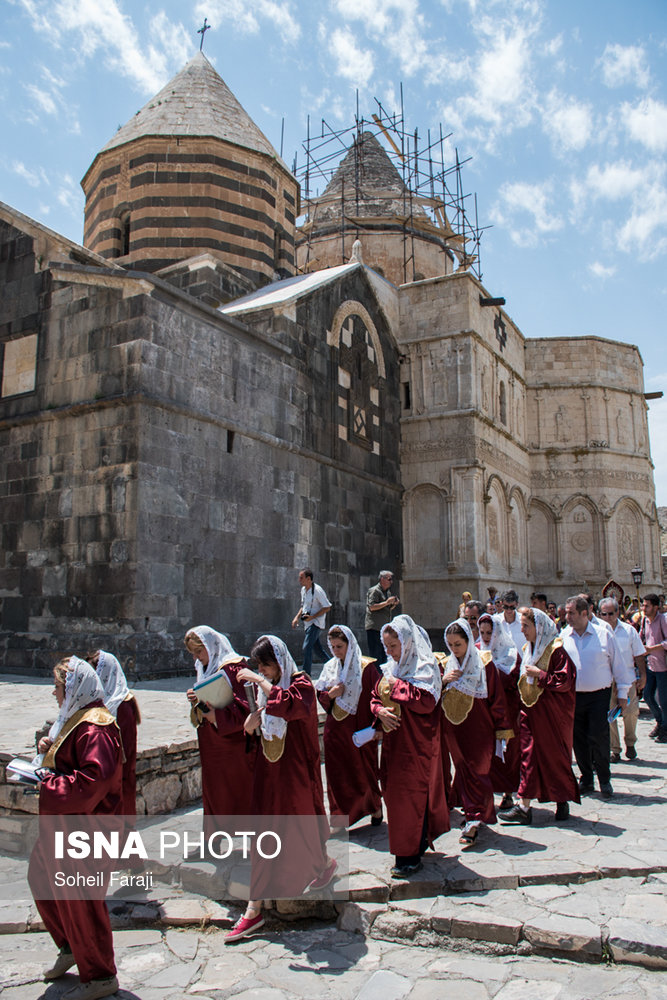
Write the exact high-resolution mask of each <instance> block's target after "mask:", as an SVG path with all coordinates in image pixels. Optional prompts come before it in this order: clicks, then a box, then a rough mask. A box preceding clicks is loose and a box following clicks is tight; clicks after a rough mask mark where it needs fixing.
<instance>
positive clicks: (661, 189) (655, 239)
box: [618, 181, 667, 260]
mask: <svg viewBox="0 0 667 1000" xmlns="http://www.w3.org/2000/svg"><path fill="white" fill-rule="evenodd" d="M618 240H619V243H620V245H621V247H622V248H623V249H624V250H626V251H628V252H636V253H637V254H638V255H639V256H640V257H641V259H642V260H653V259H654V258H656V257H659V256H660V255H662V254H663V253H665V251H667V188H665V185H664V183H660V182H659V181H655V182H654V183H653V184H651V185H649V186H648V187H646V188H642V190H641V194H640V196H639V197H636V198H635V199H633V206H632V210H631V212H630V215H629V217H628V218H627V219H626V221H625V222H624V224H623V225H622V226H621V228H620V229H619V232H618Z"/></svg>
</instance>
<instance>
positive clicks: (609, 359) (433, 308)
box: [398, 274, 662, 626]
mask: <svg viewBox="0 0 667 1000" xmlns="http://www.w3.org/2000/svg"><path fill="white" fill-rule="evenodd" d="M399 296H400V298H401V329H400V332H399V338H398V339H399V345H400V348H401V352H402V355H403V364H402V376H401V377H402V381H403V383H404V385H403V390H402V404H403V410H402V414H403V417H402V428H403V433H402V442H401V471H402V479H403V485H404V488H405V497H404V579H405V584H404V589H405V592H406V596H408V597H414V600H417V599H418V597H419V600H421V601H423V600H427V601H428V603H429V612H427V613H422V618H423V620H424V623H425V624H427V625H429V626H435V625H436V623H438V622H440V621H441V620H442V610H441V609H442V607H443V606H444V607H449V608H452V607H454V606H455V603H456V600H457V599H458V596H459V595H460V593H461V591H462V590H471V591H473V592H475V593H478V594H479V595H480V596H482V597H484V596H485V594H486V588H487V586H495V587H497V588H499V589H501V590H502V589H503V588H505V587H507V586H510V585H512V586H513V587H515V588H516V589H518V590H519V592H520V595H521V597H522V599H524V600H527V599H528V596H529V594H530V592H531V591H532V590H534V589H539V590H546V591H547V592H548V594H549V596H550V597H553V598H554V599H556V600H561V599H563V598H565V597H566V596H568V595H569V594H571V593H572V592H573V591H578V590H581V589H582V588H586V589H590V590H592V591H596V592H599V590H600V589H601V587H602V586H603V585H604V583H605V582H606V581H607V580H608V579H609V578H610V577H612V576H613V577H614V578H615V579H617V580H619V581H620V582H621V583H622V584H624V585H625V586H626V588H627V589H628V590H630V589H631V588H632V577H631V574H630V570H631V569H632V567H633V566H634V565H636V564H637V563H639V564H640V565H641V566H642V567H643V568H644V571H645V577H644V584H645V586H648V587H653V588H656V589H661V586H662V579H661V576H662V574H661V565H660V547H659V536H658V524H657V515H656V509H655V500H654V490H653V475H652V463H651V458H650V452H649V445H648V425H647V418H646V410H647V406H646V401H645V399H644V395H643V392H644V388H643V373H642V360H641V357H640V355H639V352H638V350H637V348H636V347H634V346H633V345H630V344H623V343H619V342H617V341H610V340H602V339H600V338H597V337H577V338H574V337H572V338H570V337H562V338H549V339H547V338H544V339H536V340H530V339H528V340H527V339H525V338H524V337H523V335H522V334H521V333H520V331H519V330H518V329H517V328H516V326H515V325H514V324H513V323H512V321H511V319H510V318H509V316H507V315H506V314H505V313H504V312H503V311H502V310H500V309H499V308H497V307H492V308H489V307H485V306H482V305H481V303H480V297H482V298H484V297H487V292H486V291H485V290H484V288H483V287H482V286H481V285H480V284H479V283H478V282H477V281H476V280H475V279H474V278H473V277H472V276H471V275H469V274H454V275H449V276H444V277H442V278H438V279H433V280H432V281H424V282H419V283H415V284H413V285H411V286H403V287H402V288H401V289H400V290H399ZM435 525H440V526H441V530H442V535H443V537H444V538H446V539H447V554H446V557H444V556H443V554H442V552H439V551H438V548H437V546H434V545H432V544H429V540H431V541H432V536H433V534H434V530H435ZM426 551H428V553H430V554H429V555H427V556H426V558H425V552H426ZM424 577H427V578H428V580H429V587H428V588H425V587H424Z"/></svg>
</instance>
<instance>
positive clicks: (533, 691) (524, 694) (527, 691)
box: [518, 638, 563, 708]
mask: <svg viewBox="0 0 667 1000" xmlns="http://www.w3.org/2000/svg"><path fill="white" fill-rule="evenodd" d="M562 645H563V640H562V639H559V638H556V639H552V640H551V642H550V643H549V645H548V646H547V648H546V649H545V650H544V652H543V653H542V655H541V656H540V658H539V660H538V662H537V663H536V664H535V666H536V667H537V668H538V669H539V670H544V671H545V672H546V671H547V670H548V669H549V660H550V659H551V654H552V653H553V651H554V650H555V649H560V647H561V646H562ZM532 681H533V683H532V684H529V683H528V677H527V676H526V674H521V676H520V677H519V685H518V686H519V694H520V696H521V701H522V702H523V703H524V705H525V706H526V708H532V707H533V705H536V704H537V702H538V699H539V697H540V695H541V694H542V692H543V691H544V688H541V687H540V686H539V684H538V683H537V677H533V678H532Z"/></svg>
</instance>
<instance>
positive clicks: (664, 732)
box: [655, 727, 667, 743]
mask: <svg viewBox="0 0 667 1000" xmlns="http://www.w3.org/2000/svg"><path fill="white" fill-rule="evenodd" d="M655 742H656V743H667V729H665V728H664V727H661V728H660V729H659V730H658V735H657V736H656V738H655Z"/></svg>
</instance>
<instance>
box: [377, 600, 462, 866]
mask: <svg viewBox="0 0 667 1000" xmlns="http://www.w3.org/2000/svg"><path fill="white" fill-rule="evenodd" d="M381 636H382V642H383V644H384V648H385V649H386V651H387V654H388V657H389V658H388V660H387V663H385V664H384V665H383V667H382V673H383V675H384V676H383V677H382V679H381V680H380V681H378V683H377V685H376V687H375V691H374V693H373V697H372V699H371V710H372V711H373V713H374V715H376V716H377V718H378V720H379V721H380V722H381V723H382V728H383V730H384V736H383V739H382V754H381V757H380V780H381V783H382V794H383V797H384V801H385V804H386V807H387V824H388V826H389V849H390V851H391V852H392V854H393V855H394V856H395V863H394V866H393V868H392V869H391V875H392V878H408V877H409V876H410V875H412V874H414V873H415V872H417V871H419V869H420V868H421V866H422V863H421V858H422V855H423V854H424V852H425V851H426V848H427V847H428V846H431V847H432V846H433V842H434V840H435V839H436V838H437V837H439V836H440V834H442V833H445V832H446V831H447V830H449V809H448V807H447V801H446V796H445V788H444V781H443V772H442V762H441V758H440V717H439V714H438V702H439V699H440V691H441V681H440V670H439V668H438V665H437V663H436V659H435V656H434V654H433V651H432V649H431V648H430V644H429V643H428V642H427V641H426V639H425V638H424V636H423V635H422V633H421V632H420V631H419V627H418V626H417V625H416V624H415V623H414V622H413V620H412V618H410V617H409V616H408V615H398V616H397V617H396V618H394V619H393V620H392V622H391V624H390V625H385V626H384V628H383V629H382V633H381Z"/></svg>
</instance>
